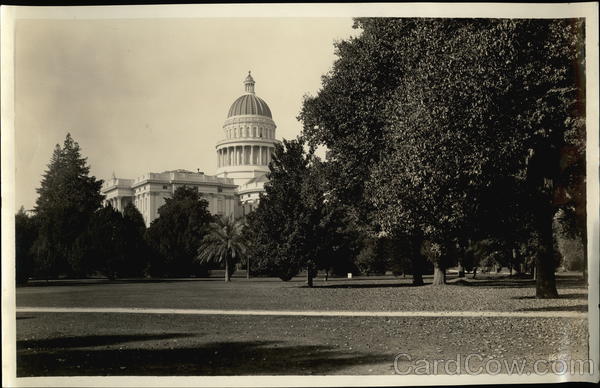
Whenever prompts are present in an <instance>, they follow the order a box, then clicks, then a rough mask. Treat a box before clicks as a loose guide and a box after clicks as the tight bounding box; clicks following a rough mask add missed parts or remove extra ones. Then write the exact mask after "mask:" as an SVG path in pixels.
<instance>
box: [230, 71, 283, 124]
mask: <svg viewBox="0 0 600 388" xmlns="http://www.w3.org/2000/svg"><path fill="white" fill-rule="evenodd" d="M254 84H255V82H254V78H252V75H251V74H250V72H248V76H247V77H246V79H245V80H244V87H245V90H246V94H244V95H243V96H240V97H238V98H237V99H236V100H235V101H234V102H233V104H231V108H229V113H228V114H227V117H228V118H229V117H233V116H246V115H253V116H265V117H268V118H272V116H271V109H269V106H268V105H267V103H266V102H265V100H263V99H262V98H260V97H258V96H256V94H255V93H254Z"/></svg>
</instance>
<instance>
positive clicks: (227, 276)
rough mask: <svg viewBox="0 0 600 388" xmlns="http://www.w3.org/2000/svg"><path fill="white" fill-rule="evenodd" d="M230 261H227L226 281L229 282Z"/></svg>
mask: <svg viewBox="0 0 600 388" xmlns="http://www.w3.org/2000/svg"><path fill="white" fill-rule="evenodd" d="M229 280H230V279H229V260H227V259H226V260H225V281H226V282H229Z"/></svg>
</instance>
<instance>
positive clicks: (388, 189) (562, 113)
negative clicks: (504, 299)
mask: <svg viewBox="0 0 600 388" xmlns="http://www.w3.org/2000/svg"><path fill="white" fill-rule="evenodd" d="M355 26H356V27H360V28H362V30H363V31H362V34H361V35H360V36H358V37H356V38H352V39H349V40H347V41H345V42H341V43H339V44H338V45H337V47H338V57H339V59H338V60H337V61H336V63H335V64H334V67H333V69H332V70H331V72H330V73H329V74H328V75H327V76H325V77H324V78H323V88H322V89H321V90H320V91H319V94H318V95H317V96H316V97H311V98H308V99H307V100H306V101H305V103H304V107H303V110H302V113H301V115H300V118H301V119H302V120H303V123H304V134H305V135H306V136H307V137H308V138H309V139H310V140H311V141H312V142H313V143H315V144H324V145H326V146H327V147H328V148H329V150H330V155H331V156H332V162H334V163H336V164H337V165H336V166H335V168H334V171H335V173H336V175H335V176H333V178H332V181H333V182H334V183H336V186H337V187H338V188H339V189H338V190H337V191H335V192H334V194H336V195H337V197H338V198H342V200H344V201H346V202H347V203H348V202H350V201H353V203H354V204H355V205H354V206H355V208H359V212H360V211H362V212H363V213H362V217H360V219H362V220H364V221H365V223H366V224H367V225H368V226H369V227H370V229H371V230H372V231H373V232H375V233H381V232H383V233H384V234H386V235H391V236H393V235H409V236H411V237H412V240H413V241H417V242H418V241H423V242H424V244H423V245H422V248H423V249H422V252H424V253H426V254H427V255H429V258H430V259H431V260H432V261H433V262H434V264H435V267H436V271H435V273H436V275H437V276H436V277H435V279H434V282H436V283H440V284H441V283H443V282H444V269H445V267H446V266H447V265H448V264H449V263H450V261H451V260H453V259H454V258H453V256H455V253H453V252H457V251H458V250H459V249H458V248H459V247H461V246H462V247H464V246H465V245H467V242H468V241H469V240H470V238H475V237H476V238H484V237H488V236H489V235H495V234H502V235H504V237H507V235H509V234H510V233H507V231H509V230H510V225H511V224H512V226H513V227H514V226H516V225H517V224H519V221H526V222H525V223H524V224H526V227H524V228H523V227H520V228H517V229H518V230H519V231H524V232H525V233H528V234H531V235H532V236H531V237H526V238H525V239H529V240H531V239H533V240H536V241H538V242H539V244H538V247H537V248H538V249H537V255H536V257H537V258H536V268H537V274H538V276H537V278H536V279H537V284H536V295H537V296H538V297H553V296H556V287H555V280H554V260H553V257H552V256H553V255H552V246H553V244H552V237H553V236H552V218H553V214H554V213H555V212H556V210H557V208H558V207H565V208H569V207H570V208H571V209H574V210H573V212H574V213H577V214H584V211H583V209H584V206H582V205H583V203H584V198H585V196H584V192H585V180H584V175H583V169H582V167H581V166H583V165H584V163H583V161H584V160H585V154H584V147H583V145H584V144H585V140H584V139H585V126H584V123H585V117H584V114H583V110H584V105H585V101H584V100H583V98H584V97H583V96H584V90H583V89H582V87H581V85H584V84H585V80H584V78H583V77H584V75H583V63H584V62H583V61H584V53H583V47H584V46H583V41H584V39H583V24H582V21H581V20H568V19H564V20H563V19H561V20H515V19H512V20H499V19H485V20H484V19H382V18H377V19H358V20H357V21H356V22H355ZM332 165H333V164H332ZM499 184H500V185H508V186H507V187H508V189H506V188H505V189H504V190H503V192H504V193H506V194H507V195H508V198H510V200H507V201H505V203H503V204H502V207H503V210H506V211H505V212H504V214H506V216H502V217H500V219H499V220H498V221H499V222H498V224H499V225H492V224H490V223H488V222H487V220H488V219H486V218H485V216H489V215H490V214H492V213H493V212H490V211H489V210H490V207H493V206H495V204H494V202H493V201H489V200H486V198H487V199H489V198H490V193H491V192H492V188H498V185H499ZM344 185H346V186H344ZM502 187H504V186H502ZM510 188H514V190H510ZM361 209H362V210H361ZM579 219H580V220H583V219H584V217H583V216H580V217H579ZM580 224H581V225H583V222H581V221H580ZM508 237H511V238H514V235H513V236H508Z"/></svg>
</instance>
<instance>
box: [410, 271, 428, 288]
mask: <svg viewBox="0 0 600 388" xmlns="http://www.w3.org/2000/svg"><path fill="white" fill-rule="evenodd" d="M412 278H413V280H412V284H413V286H422V285H423V284H425V283H423V274H421V273H420V272H419V273H414V274H413V277H412Z"/></svg>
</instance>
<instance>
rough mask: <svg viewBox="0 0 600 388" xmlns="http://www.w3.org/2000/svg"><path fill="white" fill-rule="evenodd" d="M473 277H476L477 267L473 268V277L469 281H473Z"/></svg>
mask: <svg viewBox="0 0 600 388" xmlns="http://www.w3.org/2000/svg"><path fill="white" fill-rule="evenodd" d="M475 275H477V267H473V277H472V278H471V279H475Z"/></svg>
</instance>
